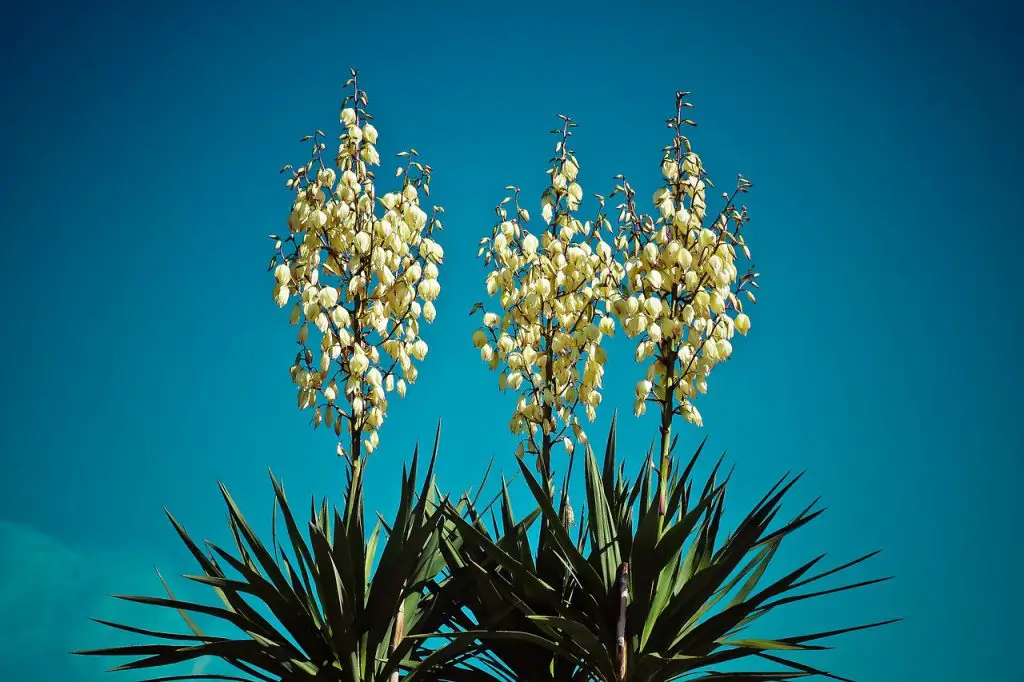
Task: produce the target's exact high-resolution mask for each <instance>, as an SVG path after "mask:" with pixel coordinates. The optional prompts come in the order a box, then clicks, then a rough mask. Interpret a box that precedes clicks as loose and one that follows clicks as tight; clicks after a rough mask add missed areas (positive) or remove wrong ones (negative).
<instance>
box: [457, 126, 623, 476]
mask: <svg viewBox="0 0 1024 682" xmlns="http://www.w3.org/2000/svg"><path fill="white" fill-rule="evenodd" d="M561 118H562V121H563V128H562V130H560V131H559V130H556V131H552V132H554V133H556V134H560V139H559V142H558V143H557V144H556V147H555V152H556V156H555V157H554V158H553V159H552V160H551V164H552V165H551V167H550V168H549V169H548V171H547V172H548V174H549V175H550V176H551V178H550V184H549V186H548V187H547V188H546V189H545V190H544V192H543V195H542V197H541V216H542V218H543V220H544V223H545V225H546V227H545V229H544V230H543V231H542V233H541V234H540V236H539V237H538V236H537V235H535V234H533V233H531V232H530V231H529V230H528V229H527V227H526V224H527V223H528V222H529V213H528V211H527V210H526V209H524V208H521V207H520V205H519V190H518V189H517V188H515V187H508V188H506V189H508V190H510V191H512V192H513V195H512V196H510V197H507V198H506V199H505V200H503V201H502V202H501V204H499V205H498V207H497V208H496V213H497V215H498V222H497V224H496V225H495V227H494V230H493V233H492V236H491V237H485V238H484V239H482V240H481V242H480V251H479V255H481V256H484V259H485V260H484V262H485V265H487V266H490V272H489V273H488V275H487V280H486V286H487V293H488V294H489V295H491V296H497V297H498V300H499V301H500V305H501V310H502V314H499V313H496V312H486V311H485V312H484V315H483V324H482V326H481V327H480V328H479V329H478V330H477V331H476V332H475V333H474V335H473V342H474V345H475V346H476V347H477V348H478V349H479V350H480V357H481V359H482V360H483V361H484V362H486V363H488V365H489V367H490V368H491V369H492V370H497V371H500V374H499V376H498V386H499V388H500V389H501V390H502V391H505V390H507V389H512V390H513V391H515V392H516V393H518V395H519V398H518V402H517V403H516V407H515V410H514V412H513V415H512V419H511V422H510V424H509V426H510V429H511V430H512V432H513V433H514V434H518V435H522V436H523V438H524V440H523V442H522V443H521V444H520V452H522V451H523V450H525V451H528V452H531V453H534V454H537V455H540V456H539V457H538V469H539V470H540V471H541V473H542V474H544V475H550V471H549V470H548V468H547V467H548V461H547V457H548V455H549V453H550V450H551V447H552V445H553V444H554V443H557V442H559V441H561V442H562V443H563V444H564V446H565V447H566V448H567V449H569V450H570V451H571V450H572V449H573V447H574V441H575V442H579V443H581V444H585V443H586V433H585V432H584V430H583V427H582V425H581V423H580V420H579V418H578V416H577V414H576V409H577V407H579V406H582V407H583V410H584V412H585V413H586V415H587V417H588V418H589V419H591V420H593V419H594V417H595V410H596V408H597V406H598V405H599V404H600V403H601V392H600V390H601V386H602V377H603V374H604V363H605V351H604V349H603V348H602V347H601V342H602V339H603V338H604V337H605V336H607V335H611V334H613V333H614V330H615V322H614V320H613V319H612V317H611V315H610V311H609V309H608V301H609V299H610V298H612V297H613V296H614V292H615V291H616V290H617V285H618V280H619V279H620V278H621V276H622V267H621V265H620V264H619V263H618V262H617V261H616V259H615V257H614V254H613V252H612V249H611V247H610V245H609V244H608V243H607V242H606V241H605V240H604V239H603V238H602V236H601V230H602V229H605V230H607V231H609V232H610V231H611V224H610V223H609V221H608V220H607V218H605V216H604V215H603V211H602V212H599V213H598V216H597V219H596V220H594V221H586V222H582V221H580V220H579V219H578V218H577V217H576V212H577V210H578V209H579V206H580V203H581V201H582V199H583V190H582V188H581V187H580V185H579V183H578V182H577V175H578V173H579V164H578V162H577V160H576V157H575V155H574V154H573V153H572V152H571V151H570V150H569V148H568V145H567V141H568V138H569V137H570V135H571V134H572V133H571V129H572V128H573V127H574V126H575V124H574V123H572V121H571V120H569V119H568V118H567V117H564V116H563V117H561ZM509 202H512V206H513V210H514V215H511V216H510V215H509V212H508V210H507V209H506V208H505V206H506V205H507V204H508V203H509ZM601 207H602V209H603V207H604V200H603V198H602V199H601ZM478 307H482V305H480V306H478ZM570 431H571V433H572V436H573V437H572V438H570V436H569V433H570Z"/></svg>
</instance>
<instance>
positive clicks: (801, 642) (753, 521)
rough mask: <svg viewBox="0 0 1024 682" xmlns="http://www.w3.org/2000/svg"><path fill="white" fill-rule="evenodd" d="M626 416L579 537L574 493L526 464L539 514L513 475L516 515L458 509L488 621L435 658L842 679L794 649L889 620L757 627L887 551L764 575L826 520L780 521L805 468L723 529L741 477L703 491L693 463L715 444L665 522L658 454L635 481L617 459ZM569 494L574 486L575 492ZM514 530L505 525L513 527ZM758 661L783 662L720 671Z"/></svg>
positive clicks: (496, 672)
mask: <svg viewBox="0 0 1024 682" xmlns="http://www.w3.org/2000/svg"><path fill="white" fill-rule="evenodd" d="M614 429H615V426H614V422H613V425H612V430H611V432H610V434H609V437H608V445H607V448H606V451H605V456H604V463H603V466H600V465H599V464H598V462H597V459H596V457H595V456H594V454H593V452H592V451H591V450H590V449H589V448H588V450H587V452H586V455H585V469H586V471H585V474H586V475H585V490H586V499H587V503H586V512H585V514H583V515H582V516H583V517H584V520H583V524H582V526H581V528H580V529H579V531H578V535H577V538H576V539H573V538H572V537H570V527H569V525H568V523H567V521H568V520H569V519H567V516H568V515H567V514H566V503H565V497H563V498H562V504H561V507H562V508H561V509H556V508H555V505H554V504H553V503H552V498H551V497H550V494H549V492H548V491H547V490H546V489H545V486H544V485H543V484H542V482H541V481H539V480H538V479H537V478H536V477H535V476H534V475H533V474H532V473H531V471H530V469H529V467H528V466H526V465H525V464H524V463H523V462H520V468H521V473H522V475H523V477H524V479H525V480H526V482H527V484H528V486H529V488H530V490H531V492H532V493H533V497H534V499H535V501H536V503H537V505H538V510H537V512H535V513H534V514H531V515H528V516H527V517H526V518H524V519H523V520H521V521H518V522H516V521H515V520H514V519H512V518H511V505H510V504H509V503H508V501H507V500H508V494H507V486H504V485H503V490H502V495H503V499H504V500H505V502H504V503H503V505H502V522H501V524H500V527H499V528H496V529H494V531H493V532H490V531H488V530H487V529H486V527H484V526H483V524H482V523H481V522H480V521H479V519H478V518H477V517H478V515H477V514H475V513H473V512H472V510H470V511H469V513H468V514H467V513H466V510H458V509H455V508H449V509H448V514H449V517H450V519H451V521H452V523H453V524H454V526H455V527H456V528H457V529H458V536H459V540H460V542H461V544H459V545H456V544H451V545H449V546H448V547H446V548H445V549H444V550H443V551H445V552H446V554H447V555H448V560H449V562H450V564H451V565H452V566H453V569H452V573H453V579H459V580H462V581H464V582H465V583H466V584H467V585H469V584H471V585H472V588H471V589H469V588H466V587H463V588H462V590H463V591H464V593H468V594H472V597H473V600H472V604H471V605H470V608H471V610H472V612H473V616H474V622H475V623H476V627H473V626H472V625H471V626H469V627H466V630H465V631H464V632H461V633H458V634H455V635H452V636H451V638H450V639H451V642H452V644H453V646H452V648H450V649H447V650H445V651H442V652H438V653H436V654H435V655H434V656H433V657H432V659H428V660H427V661H426V662H425V663H424V665H426V666H429V665H432V664H433V662H435V661H436V662H439V663H440V662H443V661H447V660H450V659H451V657H452V656H454V655H455V653H456V651H466V652H468V651H475V650H482V649H486V650H488V651H490V652H491V653H492V654H494V655H495V656H497V657H498V658H499V659H500V665H492V666H491V673H492V675H493V676H495V677H499V678H507V679H514V680H527V679H528V680H540V679H550V680H570V679H572V680H583V679H587V680H601V681H602V682H624V681H626V680H630V681H636V682H662V681H667V680H673V679H679V678H684V677H685V678H687V679H708V680H712V679H714V680H740V679H743V680H786V679H794V678H798V677H805V676H809V675H824V676H826V677H830V678H832V679H844V678H841V677H836V676H834V675H831V674H829V673H826V672H824V671H822V670H819V669H817V668H815V667H812V666H810V665H807V664H805V663H802V662H799V661H795V660H791V659H790V658H788V657H787V655H788V654H791V653H793V652H799V651H807V650H814V649H822V648H824V647H822V646H820V645H818V644H817V642H818V641H820V640H822V639H825V638H828V637H831V636H835V635H840V634H843V633H846V632H852V631H855V630H860V629H865V628H871V627H877V626H879V625H883V624H885V623H887V622H892V621H885V622H882V623H872V624H868V625H860V626H855V627H849V628H845V629H842V630H832V631H822V632H811V633H794V634H789V633H785V634H779V635H776V636H773V637H771V638H762V637H758V638H754V637H745V636H744V635H743V634H742V633H743V631H744V630H746V628H747V627H748V626H750V625H751V624H752V623H753V622H754V621H756V620H758V619H759V618H761V617H762V616H764V615H766V614H768V613H770V612H772V611H774V610H775V609H777V608H779V607H782V606H785V605H787V604H792V603H796V602H800V601H803V600H806V599H813V598H818V597H821V596H824V595H827V594H832V593H836V592H842V591H845V590H851V589H855V588H859V587H864V586H867V585H871V584H875V583H878V582H881V581H883V580H886V578H879V579H874V580H867V581H861V582H855V583H851V584H846V585H841V586H839V587H833V588H830V589H823V590H817V591H814V590H812V591H807V590H804V589H803V588H806V587H808V586H810V585H812V584H814V583H816V582H818V581H819V580H821V579H823V578H826V577H829V576H834V575H836V574H838V573H841V572H843V571H845V570H846V569H849V568H850V567H852V566H854V565H857V564H859V563H861V562H863V561H865V560H867V559H869V558H870V557H872V556H874V553H873V554H868V555H866V556H862V557H859V558H857V559H855V560H853V561H850V562H848V563H846V564H843V565H841V566H838V567H836V568H832V569H829V570H824V571H821V572H817V573H814V572H812V571H813V569H814V568H815V567H816V566H817V565H818V563H819V562H820V560H821V558H822V557H817V558H815V559H813V560H811V561H808V562H807V563H805V564H803V565H801V566H798V567H797V568H795V569H794V570H792V571H790V572H788V573H786V574H785V575H783V576H782V577H780V578H778V579H776V580H774V581H772V582H770V583H768V584H766V585H763V586H759V583H760V582H761V581H762V578H763V577H764V574H765V572H766V570H767V569H768V567H769V564H770V562H771V561H772V559H773V557H774V556H775V554H776V552H777V551H778V549H779V546H780V544H781V543H782V541H783V539H784V538H786V537H787V536H789V535H790V534H791V533H793V532H794V531H796V530H797V529H799V528H800V527H802V526H804V525H806V524H807V523H809V522H810V521H812V520H813V519H814V518H815V517H817V516H818V515H819V514H820V513H821V511H822V510H820V509H816V508H815V507H814V505H812V506H811V507H808V508H806V509H804V510H803V511H801V512H800V513H799V514H797V515H796V516H794V517H792V518H790V519H788V520H786V521H784V522H782V523H781V524H777V527H774V528H773V524H774V523H775V522H776V521H777V519H778V517H779V513H780V507H781V504H782V501H783V499H784V498H785V496H786V495H787V493H788V492H789V491H790V489H791V488H792V486H793V485H794V483H796V481H797V480H798V479H799V476H796V477H788V476H787V477H784V478H783V479H781V480H779V481H778V482H777V483H776V484H775V485H774V486H773V487H772V488H771V489H770V490H769V491H768V493H767V494H766V495H765V496H764V497H763V498H762V499H761V500H760V501H759V502H758V503H757V504H756V505H755V506H754V507H753V509H752V510H751V511H750V512H749V513H748V514H747V515H746V517H745V518H744V519H743V520H742V521H741V522H740V523H739V525H738V526H737V527H736V529H735V530H734V531H733V532H732V533H730V534H729V535H727V536H726V537H725V538H721V537H720V536H721V529H720V526H721V522H722V513H723V509H724V503H725V493H726V487H727V484H728V477H727V476H726V477H725V478H724V480H721V481H719V480H718V476H719V471H720V466H721V460H719V462H718V464H717V465H716V466H715V467H714V469H713V471H712V472H711V474H710V476H709V477H708V479H707V481H706V482H705V483H704V484H703V486H701V487H700V488H699V489H695V487H694V484H693V480H692V474H693V468H694V465H695V463H696V462H697V459H698V457H699V455H700V453H701V450H702V449H703V443H702V444H701V447H700V448H698V449H697V452H696V453H695V454H694V455H693V456H692V457H691V458H690V459H689V461H688V462H687V463H686V466H685V467H684V468H683V469H682V470H681V471H679V470H678V469H676V470H675V471H674V472H673V473H672V474H671V475H670V476H669V488H668V490H667V493H668V494H667V500H666V505H667V508H666V510H665V512H666V513H665V515H664V517H663V518H664V521H663V524H664V527H663V528H662V529H661V530H660V531H659V500H658V499H657V498H658V495H657V483H656V481H655V476H654V472H655V468H654V467H653V466H652V457H651V455H650V454H649V455H648V457H647V459H646V461H645V462H644V465H643V468H642V470H641V472H640V474H639V475H638V476H637V477H636V478H635V479H633V480H632V481H629V480H626V478H625V476H624V470H623V467H622V465H621V463H620V462H619V460H618V459H617V456H616V444H615V430H614ZM563 495H564V493H563ZM537 514H539V516H540V517H541V518H542V519H543V520H544V521H545V523H544V525H543V526H542V528H541V531H540V532H541V533H542V534H544V537H543V538H541V544H540V545H539V546H546V547H550V548H551V549H550V550H549V551H550V553H551V554H553V555H554V556H556V557H557V558H558V560H559V562H560V564H561V566H563V567H564V577H563V574H562V573H559V572H554V573H551V572H546V571H544V570H542V569H541V568H540V566H541V563H542V562H541V561H540V559H541V556H540V554H539V552H538V553H537V554H533V553H531V551H530V549H529V546H530V543H529V538H528V530H529V527H530V525H531V522H532V521H533V520H534V518H535V516H536V515H537ZM499 531H500V532H499ZM743 659H745V660H748V661H749V660H754V661H756V662H758V663H760V664H764V663H765V662H769V663H771V664H775V668H776V669H775V670H761V669H759V668H757V667H753V668H751V669H749V670H747V671H745V672H742V673H737V672H722V671H716V666H721V665H723V664H730V665H729V667H730V670H731V669H733V668H735V663H734V662H736V661H741V660H743Z"/></svg>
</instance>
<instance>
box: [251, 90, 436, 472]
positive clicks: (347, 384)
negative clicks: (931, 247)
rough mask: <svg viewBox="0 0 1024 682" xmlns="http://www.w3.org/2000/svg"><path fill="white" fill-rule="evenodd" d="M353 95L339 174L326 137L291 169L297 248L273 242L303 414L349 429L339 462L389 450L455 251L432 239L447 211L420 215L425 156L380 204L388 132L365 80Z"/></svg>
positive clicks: (408, 156)
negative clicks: (383, 140)
mask: <svg viewBox="0 0 1024 682" xmlns="http://www.w3.org/2000/svg"><path fill="white" fill-rule="evenodd" d="M349 87H350V88H352V94H351V95H349V96H348V97H346V98H345V100H344V102H343V103H342V109H341V124H342V126H343V128H344V131H343V132H342V134H341V143H340V146H339V148H338V154H337V157H336V158H335V161H334V164H333V167H332V166H331V165H329V164H328V163H326V162H325V160H324V157H323V152H324V150H325V149H326V147H327V145H326V143H324V142H323V141H322V139H323V138H324V133H323V132H322V131H319V130H318V131H316V133H315V134H314V135H310V136H307V137H306V138H305V140H312V141H313V153H312V157H311V159H310V161H309V163H307V164H306V165H305V166H303V167H300V168H298V169H295V168H292V167H291V166H286V167H285V168H284V169H283V170H282V172H284V171H291V177H289V179H288V181H287V183H286V184H287V186H288V188H289V189H291V190H292V191H293V192H294V195H295V199H294V202H293V204H292V210H291V214H290V215H289V217H288V235H287V237H283V238H279V237H277V236H276V235H271V237H272V238H274V239H275V240H276V244H275V253H274V257H273V258H272V259H271V264H270V267H271V269H272V270H273V272H274V277H275V284H274V291H273V296H274V300H275V301H276V302H277V304H278V305H279V306H281V307H284V306H286V305H288V304H289V302H290V301H292V300H294V301H295V302H294V306H293V307H292V311H291V323H292V324H293V325H297V326H298V327H299V331H298V344H299V346H300V350H299V352H298V354H297V355H296V356H295V362H294V364H293V366H292V368H291V377H292V380H293V382H294V383H295V385H296V386H297V389H298V404H299V407H300V409H306V408H312V409H313V417H312V420H313V424H314V427H318V426H320V424H321V423H324V424H325V425H326V426H328V427H331V428H333V429H334V432H335V434H337V435H339V436H340V435H341V433H342V429H343V428H346V427H347V431H348V433H349V434H350V445H349V452H346V450H345V448H344V446H343V445H342V444H341V443H339V445H338V452H339V454H342V455H346V456H349V457H351V458H353V459H354V460H358V459H359V457H360V456H361V454H360V453H361V452H362V451H363V450H365V452H366V454H369V453H371V452H373V450H374V449H375V448H376V447H377V446H378V443H379V437H378V434H377V432H378V430H379V429H380V426H381V424H382V423H383V421H384V417H385V415H386V413H387V408H388V400H387V397H388V394H389V393H391V392H392V391H394V392H397V393H398V394H399V396H404V395H405V391H406V384H409V383H413V382H415V381H416V376H417V368H416V364H415V363H416V362H417V361H421V360H423V359H424V358H425V357H426V355H427V344H426V342H425V341H424V340H423V339H422V338H421V335H420V332H421V329H420V320H421V318H422V319H423V320H425V321H427V322H432V321H433V319H434V316H435V309H434V301H435V300H436V299H437V297H438V294H439V293H440V291H441V286H440V284H439V283H438V279H437V277H438V265H439V264H440V263H441V261H442V259H443V257H444V252H443V250H442V248H441V246H440V245H439V244H438V243H437V242H436V241H434V239H432V237H431V235H432V234H433V230H435V229H440V228H441V221H440V219H439V217H438V216H439V214H440V213H442V212H443V211H442V209H440V208H439V207H434V208H433V211H432V213H431V215H428V214H427V213H426V211H424V210H423V208H421V206H420V200H421V195H429V193H430V186H429V183H430V171H431V168H430V166H427V165H425V164H421V163H420V162H418V161H417V160H416V158H417V157H416V152H415V150H413V151H410V152H403V153H402V154H400V155H399V156H402V157H404V158H405V160H406V165H405V167H401V168H399V169H398V171H397V173H396V175H397V176H404V177H403V183H402V187H401V189H399V190H397V191H394V192H389V193H386V194H383V195H380V196H379V195H378V194H377V189H376V187H375V184H374V182H375V177H374V174H373V172H372V171H371V170H370V169H371V167H372V166H376V165H379V163H380V157H379V155H378V152H377V149H376V146H375V145H376V144H377V129H376V128H375V127H374V126H373V124H372V123H370V121H371V117H370V116H369V114H368V113H367V112H366V110H365V108H364V107H366V105H367V98H366V94H365V93H364V92H363V91H362V90H360V89H359V84H358V78H357V74H356V72H355V71H353V72H352V78H351V79H349V81H348V82H347V83H346V88H349ZM314 349H316V350H315V351H314Z"/></svg>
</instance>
